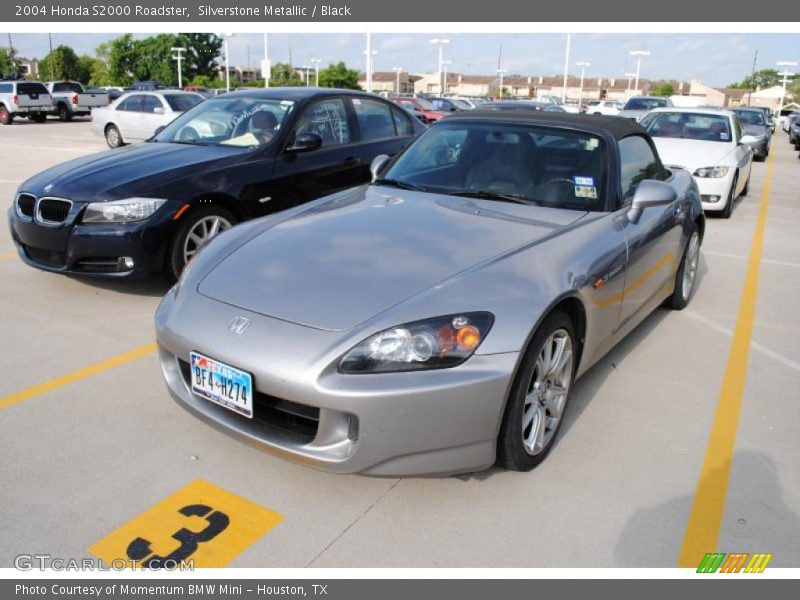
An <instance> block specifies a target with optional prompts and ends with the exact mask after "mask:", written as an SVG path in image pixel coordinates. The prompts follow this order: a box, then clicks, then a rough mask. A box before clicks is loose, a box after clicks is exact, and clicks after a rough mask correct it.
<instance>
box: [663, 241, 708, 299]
mask: <svg viewBox="0 0 800 600" xmlns="http://www.w3.org/2000/svg"><path fill="white" fill-rule="evenodd" d="M699 264H700V232H699V231H698V230H697V226H696V225H695V226H693V227H692V232H691V233H690V234H689V239H688V240H687V241H686V247H685V248H684V250H683V258H682V259H681V264H680V267H679V268H678V272H677V273H676V274H675V290H674V291H673V292H672V296H670V297H669V298H668V299H667V306H669V307H670V308H672V309H675V310H683V309H684V308H686V306H687V305H688V304H689V300H691V299H692V292H693V291H694V282H695V279H696V278H697V266H698V265H699Z"/></svg>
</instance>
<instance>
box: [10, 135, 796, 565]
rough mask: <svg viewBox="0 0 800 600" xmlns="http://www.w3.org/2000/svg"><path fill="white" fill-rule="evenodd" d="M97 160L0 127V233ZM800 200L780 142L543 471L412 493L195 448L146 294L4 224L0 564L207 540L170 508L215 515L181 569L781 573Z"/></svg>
mask: <svg viewBox="0 0 800 600" xmlns="http://www.w3.org/2000/svg"><path fill="white" fill-rule="evenodd" d="M104 149H105V142H104V140H102V139H101V138H95V137H93V136H92V135H91V134H90V132H89V127H88V122H87V121H78V120H76V121H74V122H72V123H59V122H56V121H50V122H48V123H47V124H44V125H38V124H33V123H30V122H27V121H21V120H20V121H17V122H15V124H14V125H13V126H11V127H3V128H0V155H2V157H3V159H2V164H3V168H2V170H1V171H0V196H2V198H4V199H5V202H4V212H3V215H4V216H3V221H5V207H7V206H9V205H10V202H11V200H12V198H13V194H14V192H15V190H16V188H17V186H18V185H19V183H21V181H22V180H24V179H25V178H27V177H29V176H30V175H33V174H34V173H36V172H38V171H40V170H42V169H44V168H46V167H49V166H51V165H54V164H56V163H59V162H62V161H65V160H69V159H71V158H74V157H78V156H83V155H85V154H88V153H91V152H95V151H100V150H104ZM798 189H800V161H798V156H797V153H796V152H794V151H793V150H792V149H791V147H790V146H789V145H788V143H787V141H786V135H785V134H784V133H783V132H781V131H778V132H776V138H775V140H774V141H773V145H772V155H771V156H770V158H769V160H768V161H767V162H766V163H754V165H753V174H752V180H751V185H750V193H749V195H748V196H747V197H746V198H742V199H740V201H739V202H738V203H737V205H736V207H735V209H734V213H733V216H732V218H731V219H730V220H729V221H726V220H722V219H713V218H712V219H709V221H708V224H707V230H706V236H705V241H704V245H703V251H702V257H701V263H700V271H699V278H700V279H699V285H698V287H697V289H696V294H695V297H694V299H693V300H692V303H691V304H690V306H689V307H688V308H687V309H686V310H685V311H682V312H671V311H668V310H666V309H661V310H658V311H656V313H654V314H653V315H652V316H650V317H649V318H648V319H647V320H646V321H645V322H644V323H643V324H642V325H641V326H639V328H638V329H636V330H635V331H634V332H633V333H632V334H631V335H630V336H629V337H628V338H627V339H626V340H625V341H623V342H622V343H621V344H620V345H619V346H617V347H616V348H615V349H614V350H613V351H612V352H611V353H610V354H609V355H608V356H606V357H605V358H604V359H603V360H601V361H600V362H599V363H598V364H597V365H596V366H595V367H594V368H593V369H592V370H591V371H590V372H589V373H588V374H587V375H586V376H585V377H584V378H582V379H581V380H580V381H579V382H578V384H577V385H576V387H575V388H574V391H573V395H572V397H571V400H570V402H571V405H570V407H569V409H568V412H567V416H566V422H565V423H564V427H563V429H562V431H561V434H560V436H559V439H558V441H557V442H556V446H555V447H554V449H553V451H552V453H551V454H550V456H549V457H548V459H547V460H546V461H545V462H544V463H543V464H542V465H541V466H540V467H538V468H537V469H535V470H534V471H532V472H530V473H512V472H505V471H501V470H496V469H494V470H489V471H486V472H482V473H477V474H474V475H468V476H459V477H447V478H431V479H423V478H408V479H378V478H367V477H359V476H335V475H329V474H325V473H320V472H317V471H313V470H310V469H308V468H305V467H302V466H299V465H296V464H293V463H290V462H286V461H283V460H281V459H279V458H276V457H273V456H271V455H268V454H264V453H262V452H260V451H258V450H255V449H252V448H250V447H247V446H245V445H243V444H241V443H239V442H237V441H235V440H233V439H230V438H228V437H226V436H225V435H223V434H221V433H219V432H217V431H215V430H213V429H211V428H209V427H207V426H206V425H204V424H203V423H201V422H199V421H198V420H196V419H194V418H192V417H191V416H189V415H188V414H187V413H185V412H184V411H183V410H182V409H181V408H179V407H178V406H177V405H176V404H175V403H174V402H173V401H172V400H171V399H170V398H169V396H168V394H167V391H166V388H165V385H164V382H163V379H162V376H161V372H160V368H159V365H158V362H157V360H156V355H155V348H154V345H153V341H154V332H153V322H152V321H153V313H154V311H155V308H156V306H157V304H158V301H159V298H160V296H161V295H162V294H163V293H164V292H165V291H166V290H167V285H166V284H165V283H163V282H161V281H160V280H157V281H153V282H149V283H146V284H137V285H131V284H120V283H115V282H111V283H98V282H92V281H87V280H79V279H70V278H66V277H63V276H59V275H54V274H50V273H44V272H40V271H37V270H35V269H32V268H29V267H27V266H25V265H24V264H23V263H22V262H21V261H20V260H19V259H18V258H17V256H16V252H15V250H14V247H13V244H12V242H11V239H10V236H9V232H8V227H7V226H6V224H5V223H4V224H3V226H2V227H0V281H2V293H0V331H2V345H1V347H0V364H2V377H1V378H0V480H1V481H2V486H0V523H1V524H2V526H1V527H0V530H2V534H1V535H0V567H9V566H13V563H14V558H15V557H16V556H17V555H20V554H35V553H38V554H42V553H48V554H51V555H53V556H56V557H63V558H82V557H85V556H92V555H95V556H99V557H100V558H104V559H107V558H108V557H110V556H113V553H114V552H116V551H124V549H125V547H126V546H127V544H128V543H129V542H130V541H131V540H132V539H133V538H135V537H136V536H139V537H142V538H144V539H145V540H147V541H148V542H150V549H151V550H152V552H154V553H155V554H158V555H160V556H166V555H169V554H170V553H172V552H173V551H174V550H175V548H176V544H177V542H176V540H175V539H174V538H172V534H173V533H175V532H176V531H177V530H178V529H180V528H181V527H184V526H185V527H187V528H188V529H189V530H191V531H200V530H202V529H203V528H204V527H205V526H206V525H208V523H205V524H204V523H203V522H202V521H203V519H205V517H201V516H194V517H188V516H183V515H178V514H177V513H176V511H177V509H178V508H180V507H181V506H183V505H189V504H204V505H207V506H209V507H210V508H212V509H214V510H219V511H224V512H226V514H228V515H229V517H230V525H229V528H228V531H227V532H226V533H225V534H221V535H219V536H218V537H217V539H216V541H215V540H213V539H212V540H210V541H207V542H206V543H205V544H203V547H202V548H201V550H200V551H198V553H196V554H194V555H192V557H193V558H196V559H197V566H223V565H227V566H233V567H254V566H258V567H305V566H314V567H397V566H399V567H445V566H447V567H479V566H485V567H568V566H569V567H578V566H580V567H611V566H614V567H641V566H652V567H672V566H675V565H676V564H678V562H679V557H682V558H681V560H684V561H685V560H687V557H689V559H691V557H692V556H694V555H696V553H697V552H701V556H702V552H711V551H714V550H719V551H723V552H767V553H772V554H773V558H772V561H771V563H770V566H771V567H778V566H783V567H797V566H800V436H798V434H797V426H798V423H800V402H799V401H800V391H798V390H800V341H798V340H800V311H798V297H799V296H800V236H798V235H797V233H798V231H800V193H798ZM765 211H766V212H765ZM762 234H763V248H761V249H760V251H759V249H758V246H759V244H758V243H756V244H755V245H754V244H753V242H754V240H755V241H756V242H759V240H761V239H762V238H761V237H760V236H761V235H762ZM754 248H755V253H754V252H753V250H754ZM756 292H757V296H754V295H753V294H755V293H756ZM753 302H755V304H753ZM750 309H753V311H752V312H751V310H750ZM748 349H749V353H748ZM745 375H746V377H744V376H745ZM741 386H743V388H741ZM739 391H741V393H739ZM739 400H741V402H739ZM734 435H735V440H734V438H733V436H734ZM728 467H730V469H729V468H728ZM728 474H729V476H728ZM198 480H201V481H199V482H198ZM207 520H208V521H209V522H210V518H209V519H207ZM717 533H718V538H717ZM715 539H718V543H717V545H716V548H715V547H713V540H715ZM708 540H711V542H709V541H708ZM702 548H705V550H701V549H702ZM119 549H121V550H119ZM693 552H694V554H692V553H693ZM689 562H691V560H689Z"/></svg>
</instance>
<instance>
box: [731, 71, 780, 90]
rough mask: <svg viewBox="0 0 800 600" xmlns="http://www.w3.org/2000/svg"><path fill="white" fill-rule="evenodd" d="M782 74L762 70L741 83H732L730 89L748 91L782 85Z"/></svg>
mask: <svg viewBox="0 0 800 600" xmlns="http://www.w3.org/2000/svg"><path fill="white" fill-rule="evenodd" d="M781 81H783V80H782V79H781V74H780V73H779V72H778V71H776V70H775V69H761V70H760V71H756V72H755V73H754V74H752V75H748V76H747V77H745V78H744V79H743V80H742V81H741V82H739V83H732V84H731V85H730V86H729V87H732V88H742V89H746V90H754V89H756V88H761V89H764V88H768V87H772V86H774V85H780V83H781Z"/></svg>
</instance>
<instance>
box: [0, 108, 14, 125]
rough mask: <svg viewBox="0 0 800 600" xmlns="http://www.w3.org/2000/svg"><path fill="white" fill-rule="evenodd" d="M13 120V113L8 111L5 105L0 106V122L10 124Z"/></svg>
mask: <svg viewBox="0 0 800 600" xmlns="http://www.w3.org/2000/svg"><path fill="white" fill-rule="evenodd" d="M13 122H14V115H12V114H11V113H10V112H8V109H7V108H6V107H5V106H0V123H2V124H3V125H11V123H13Z"/></svg>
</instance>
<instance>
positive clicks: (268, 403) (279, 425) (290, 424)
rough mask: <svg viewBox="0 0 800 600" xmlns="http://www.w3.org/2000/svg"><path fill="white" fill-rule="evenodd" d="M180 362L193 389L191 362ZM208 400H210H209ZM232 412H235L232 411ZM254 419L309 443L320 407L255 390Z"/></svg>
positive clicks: (317, 420) (314, 432) (184, 377)
mask: <svg viewBox="0 0 800 600" xmlns="http://www.w3.org/2000/svg"><path fill="white" fill-rule="evenodd" d="M178 364H179V366H180V370H181V375H182V376H183V380H184V382H185V383H186V386H187V387H188V388H189V389H191V388H192V376H191V367H190V366H189V363H188V362H186V361H185V360H181V359H178ZM204 400H205V399H204ZM206 401H207V402H208V400H206ZM222 410H225V411H227V410H228V409H226V408H222ZM231 414H235V413H233V412H231ZM236 418H238V419H245V420H247V417H244V416H241V415H238V416H237V417H236ZM253 419H254V420H256V421H260V422H262V423H265V424H267V425H269V426H270V427H274V428H276V429H279V430H281V431H282V432H285V433H287V434H289V435H290V436H291V439H292V441H294V442H297V443H301V444H307V443H309V442H312V441H313V440H314V438H315V437H316V436H317V429H318V428H319V408H317V407H315V406H306V405H305V404H298V403H297V402H291V401H289V400H283V399H281V398H276V397H274V396H270V395H268V394H262V393H261V392H259V391H257V390H253Z"/></svg>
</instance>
